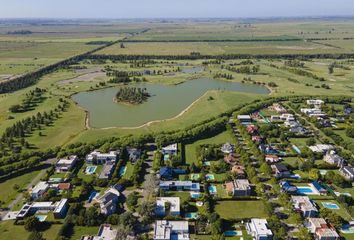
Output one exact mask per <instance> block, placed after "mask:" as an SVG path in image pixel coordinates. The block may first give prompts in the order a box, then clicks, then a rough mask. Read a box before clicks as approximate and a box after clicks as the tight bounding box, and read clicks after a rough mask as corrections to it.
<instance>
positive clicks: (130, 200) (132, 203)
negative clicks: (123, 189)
mask: <svg viewBox="0 0 354 240" xmlns="http://www.w3.org/2000/svg"><path fill="white" fill-rule="evenodd" d="M138 199H139V197H138V193H137V192H132V193H131V194H129V195H128V197H127V201H126V203H127V206H128V208H129V209H130V210H132V209H134V208H135V207H136V205H137V204H138Z"/></svg>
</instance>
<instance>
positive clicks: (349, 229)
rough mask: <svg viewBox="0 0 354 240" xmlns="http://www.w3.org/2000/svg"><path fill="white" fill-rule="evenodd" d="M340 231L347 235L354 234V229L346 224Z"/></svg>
mask: <svg viewBox="0 0 354 240" xmlns="http://www.w3.org/2000/svg"><path fill="white" fill-rule="evenodd" d="M340 231H341V232H342V233H345V234H353V233H354V227H352V226H350V225H349V224H344V225H343V227H342V228H341V230H340Z"/></svg>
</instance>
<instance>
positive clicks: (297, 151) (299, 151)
mask: <svg viewBox="0 0 354 240" xmlns="http://www.w3.org/2000/svg"><path fill="white" fill-rule="evenodd" d="M292 148H293V149H294V151H295V152H296V153H298V154H301V150H300V149H299V148H298V147H297V146H296V145H292Z"/></svg>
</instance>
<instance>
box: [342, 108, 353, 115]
mask: <svg viewBox="0 0 354 240" xmlns="http://www.w3.org/2000/svg"><path fill="white" fill-rule="evenodd" d="M352 113H354V108H351V107H347V108H345V109H344V114H347V115H349V114H352Z"/></svg>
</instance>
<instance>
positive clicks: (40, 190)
mask: <svg viewBox="0 0 354 240" xmlns="http://www.w3.org/2000/svg"><path fill="white" fill-rule="evenodd" d="M48 189H49V184H48V183H46V182H44V181H40V182H38V183H37V184H36V185H35V186H34V187H33V188H32V189H31V190H30V195H31V198H33V199H37V198H40V197H42V196H43V194H44V193H45V192H46V191H47V190H48Z"/></svg>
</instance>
